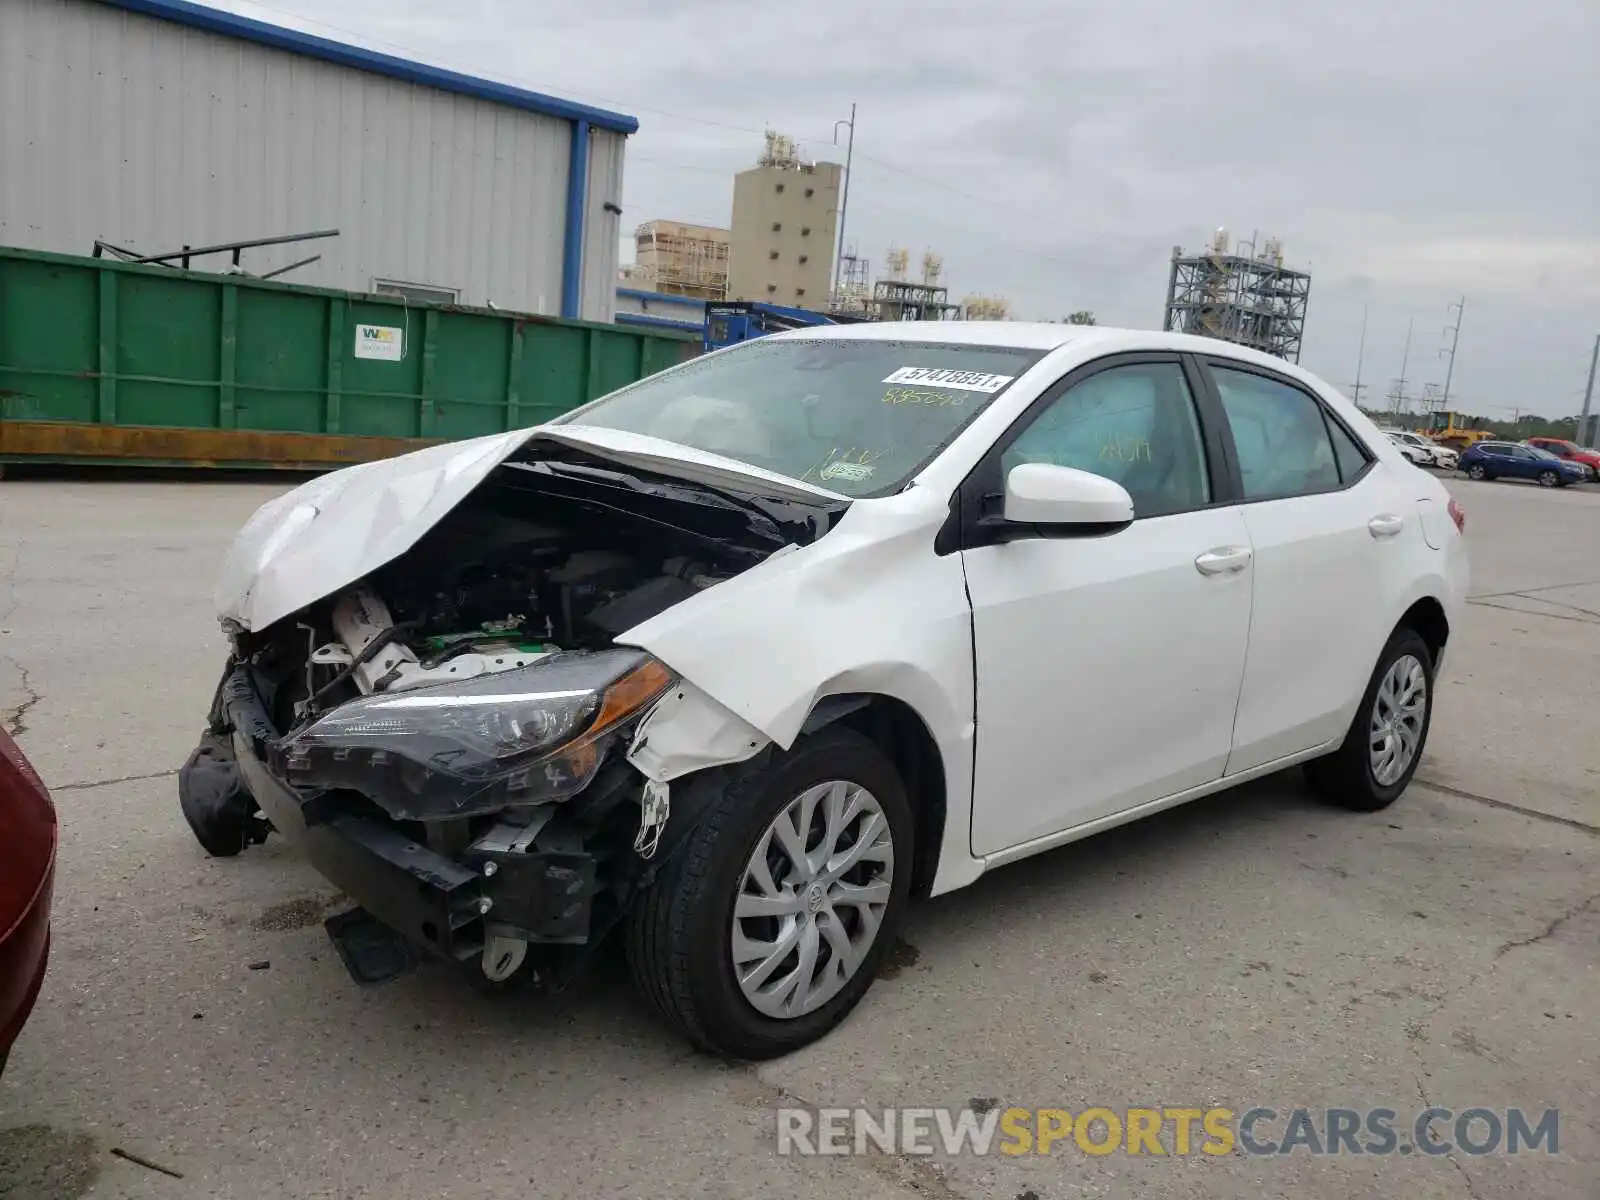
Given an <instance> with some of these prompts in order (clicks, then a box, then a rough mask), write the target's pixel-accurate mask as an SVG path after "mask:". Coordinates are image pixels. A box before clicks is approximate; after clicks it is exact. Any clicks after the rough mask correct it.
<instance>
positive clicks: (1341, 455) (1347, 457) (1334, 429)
mask: <svg viewBox="0 0 1600 1200" xmlns="http://www.w3.org/2000/svg"><path fill="white" fill-rule="evenodd" d="M1328 433H1329V434H1330V435H1331V436H1332V438H1333V457H1334V458H1335V459H1336V460H1337V461H1338V463H1339V478H1340V479H1341V480H1342V481H1343V482H1345V483H1349V482H1350V481H1351V480H1353V479H1354V478H1355V477H1356V476H1357V475H1359V474H1361V472H1362V471H1364V470H1366V468H1367V464H1368V463H1369V462H1371V461H1372V460H1371V459H1370V458H1368V457H1367V452H1366V451H1365V450H1363V449H1362V448H1361V446H1360V444H1359V443H1357V441H1356V440H1355V438H1353V437H1351V436H1350V435H1349V434H1348V433H1346V432H1345V429H1344V426H1343V425H1341V424H1339V423H1338V422H1337V421H1334V420H1331V419H1330V420H1329V421H1328Z"/></svg>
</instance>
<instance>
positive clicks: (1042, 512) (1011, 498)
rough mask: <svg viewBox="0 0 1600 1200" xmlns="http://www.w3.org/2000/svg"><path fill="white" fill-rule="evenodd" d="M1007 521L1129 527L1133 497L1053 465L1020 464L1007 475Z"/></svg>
mask: <svg viewBox="0 0 1600 1200" xmlns="http://www.w3.org/2000/svg"><path fill="white" fill-rule="evenodd" d="M1004 515H1005V519H1006V521H1008V522H1010V523H1014V524H1018V525H1126V524H1127V523H1128V522H1130V521H1132V520H1133V497H1132V496H1130V495H1128V491H1127V489H1126V488H1124V487H1123V486H1122V485H1121V484H1120V483H1117V482H1115V481H1114V480H1110V479H1107V478H1105V477H1104V476H1102V475H1094V474H1091V473H1090V472H1088V471H1080V470H1078V469H1077V468H1076V467H1058V466H1054V465H1052V464H1050V463H1021V464H1019V465H1017V466H1015V467H1012V468H1011V470H1010V471H1009V472H1008V473H1007V474H1006V496H1005V513H1004Z"/></svg>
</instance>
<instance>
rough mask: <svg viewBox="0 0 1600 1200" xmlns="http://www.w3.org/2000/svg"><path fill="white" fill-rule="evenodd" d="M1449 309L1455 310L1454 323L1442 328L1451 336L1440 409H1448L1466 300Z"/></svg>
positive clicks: (1464, 298)
mask: <svg viewBox="0 0 1600 1200" xmlns="http://www.w3.org/2000/svg"><path fill="white" fill-rule="evenodd" d="M1450 307H1451V308H1453V309H1455V310H1456V323H1455V324H1454V325H1446V326H1445V327H1444V331H1445V332H1446V333H1448V334H1450V335H1451V337H1450V363H1449V365H1448V366H1446V367H1445V369H1444V399H1443V400H1441V401H1440V402H1439V407H1440V408H1449V407H1450V376H1452V375H1454V374H1455V370H1456V347H1457V346H1458V345H1459V344H1460V343H1461V315H1462V314H1463V313H1465V312H1466V311H1467V298H1466V297H1465V296H1463V297H1461V300H1460V301H1459V302H1458V303H1456V304H1452V305H1451V306H1450ZM1440 353H1443V351H1441V352H1440Z"/></svg>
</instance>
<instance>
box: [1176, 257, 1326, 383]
mask: <svg viewBox="0 0 1600 1200" xmlns="http://www.w3.org/2000/svg"><path fill="white" fill-rule="evenodd" d="M1310 295H1311V276H1310V274H1309V273H1307V272H1304V271H1293V270H1290V269H1289V268H1287V267H1285V266H1284V265H1283V245H1282V243H1281V242H1279V241H1278V239H1277V238H1268V239H1267V240H1266V242H1265V244H1264V245H1263V246H1262V248H1261V250H1260V251H1259V252H1258V251H1257V250H1256V248H1255V245H1254V241H1253V240H1252V241H1251V242H1249V243H1245V242H1241V243H1240V244H1239V245H1238V246H1237V247H1234V248H1231V249H1230V247H1229V243H1228V231H1227V230H1226V229H1218V230H1217V232H1216V234H1215V235H1214V236H1213V237H1212V240H1211V245H1210V247H1209V248H1208V250H1207V251H1206V253H1204V254H1197V255H1185V254H1184V252H1183V247H1181V246H1174V247H1173V248H1172V272H1171V275H1170V276H1169V279H1168V283H1167V307H1166V314H1165V318H1164V320H1163V322H1162V328H1163V329H1165V330H1167V331H1168V332H1169V333H1193V334H1199V335H1200V336H1202V337H1211V338H1218V339H1220V340H1222V341H1225V342H1236V343H1238V344H1239V345H1242V346H1250V347H1252V348H1253V349H1256V350H1261V351H1264V352H1265V353H1267V354H1273V355H1276V356H1277V357H1279V358H1283V359H1287V360H1289V361H1290V362H1299V361H1300V344H1301V340H1302V338H1303V337H1304V334H1305V324H1306V306H1307V302H1308V300H1309V298H1310Z"/></svg>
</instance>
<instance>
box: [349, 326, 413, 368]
mask: <svg viewBox="0 0 1600 1200" xmlns="http://www.w3.org/2000/svg"><path fill="white" fill-rule="evenodd" d="M405 336H406V335H405V330H403V329H401V328H400V327H399V326H398V325H357V326H356V357H357V358H378V359H382V360H383V361H384V362H399V361H400V360H401V359H402V358H404V357H405V348H406V342H405Z"/></svg>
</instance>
